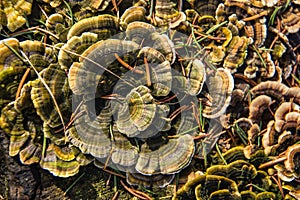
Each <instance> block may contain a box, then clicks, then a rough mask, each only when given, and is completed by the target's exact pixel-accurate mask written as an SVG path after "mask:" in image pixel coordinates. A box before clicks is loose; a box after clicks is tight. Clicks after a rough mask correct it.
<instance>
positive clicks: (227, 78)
mask: <svg viewBox="0 0 300 200" xmlns="http://www.w3.org/2000/svg"><path fill="white" fill-rule="evenodd" d="M207 79H208V80H207V86H208V91H209V95H210V96H211V99H212V100H211V105H210V106H206V107H205V108H204V110H203V116H204V117H207V118H217V117H219V116H221V115H222V114H223V113H224V112H225V111H226V109H227V107H228V106H229V103H230V101H231V93H232V91H233V87H234V80H233V77H232V75H231V74H230V72H229V70H227V69H224V68H218V69H217V71H216V73H215V75H214V76H210V77H208V78H207Z"/></svg>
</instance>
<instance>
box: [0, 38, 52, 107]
mask: <svg viewBox="0 0 300 200" xmlns="http://www.w3.org/2000/svg"><path fill="white" fill-rule="evenodd" d="M14 51H15V52H14ZM21 51H22V52H24V54H25V55H26V56H27V57H28V59H29V60H30V62H31V63H32V65H34V67H35V68H36V69H37V71H41V70H42V69H44V68H46V67H48V65H49V64H50V63H51V62H54V61H55V60H56V58H55V56H53V54H52V50H51V49H50V48H47V47H46V48H45V47H44V45H43V44H42V42H40V41H30V40H25V41H22V42H19V41H18V40H17V39H14V38H10V39H5V40H2V41H0V55H1V56H0V88H1V90H0V99H1V100H0V108H2V107H4V106H5V105H6V104H7V103H9V102H11V101H13V100H14V99H16V97H17V96H16V93H17V91H18V88H19V84H20V83H21V80H22V79H24V81H23V82H24V83H26V82H27V81H29V80H33V79H35V78H36V77H37V75H36V73H35V72H34V70H33V69H30V68H29V66H28V63H26V62H25V61H24V60H23V59H22V58H20V57H18V55H17V54H19V55H20V54H21ZM19 92H20V91H19Z"/></svg>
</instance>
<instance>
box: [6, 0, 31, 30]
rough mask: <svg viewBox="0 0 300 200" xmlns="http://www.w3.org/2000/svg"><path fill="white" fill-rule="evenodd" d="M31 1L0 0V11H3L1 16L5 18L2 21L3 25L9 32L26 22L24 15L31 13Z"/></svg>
mask: <svg viewBox="0 0 300 200" xmlns="http://www.w3.org/2000/svg"><path fill="white" fill-rule="evenodd" d="M32 2H33V1H32V0H18V1H8V0H3V1H1V3H0V13H3V17H4V18H5V20H3V21H5V22H6V23H5V24H4V25H5V26H7V28H8V29H9V30H10V31H11V32H14V31H15V30H17V29H18V28H21V27H22V26H23V25H24V24H25V23H26V17H25V16H26V15H30V14H31V7H32ZM24 15H25V16H24ZM1 21H2V20H1ZM0 31H1V27H0Z"/></svg>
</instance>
